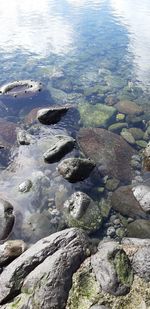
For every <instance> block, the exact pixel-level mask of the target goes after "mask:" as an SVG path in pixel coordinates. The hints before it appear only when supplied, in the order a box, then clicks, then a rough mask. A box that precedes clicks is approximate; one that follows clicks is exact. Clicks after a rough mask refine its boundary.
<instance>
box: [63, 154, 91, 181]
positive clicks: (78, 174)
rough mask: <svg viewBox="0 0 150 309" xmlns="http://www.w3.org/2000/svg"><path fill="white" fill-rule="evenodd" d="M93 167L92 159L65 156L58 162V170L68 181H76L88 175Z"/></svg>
mask: <svg viewBox="0 0 150 309" xmlns="http://www.w3.org/2000/svg"><path fill="white" fill-rule="evenodd" d="M94 167H95V163H94V162H93V161H92V160H88V159H80V158H67V159H65V160H63V161H62V162H61V163H59V165H58V171H59V173H60V174H61V175H62V176H63V177H64V178H65V179H67V180H68V181H69V182H77V181H81V180H84V179H86V178H87V177H89V175H90V173H91V171H92V170H93V169H94Z"/></svg>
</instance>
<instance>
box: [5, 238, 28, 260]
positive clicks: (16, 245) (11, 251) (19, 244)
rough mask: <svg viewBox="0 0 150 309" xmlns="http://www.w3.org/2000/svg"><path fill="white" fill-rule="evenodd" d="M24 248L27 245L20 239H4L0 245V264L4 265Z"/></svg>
mask: <svg viewBox="0 0 150 309" xmlns="http://www.w3.org/2000/svg"><path fill="white" fill-rule="evenodd" d="M26 249H27V246H26V244H25V242H24V241H22V240H8V241H6V242H5V243H4V244H3V245H0V266H6V265H7V264H9V263H10V262H11V261H12V260H14V259H15V258H17V257H18V256H19V255H21V254H22V253H23V252H24V251H25V250H26Z"/></svg>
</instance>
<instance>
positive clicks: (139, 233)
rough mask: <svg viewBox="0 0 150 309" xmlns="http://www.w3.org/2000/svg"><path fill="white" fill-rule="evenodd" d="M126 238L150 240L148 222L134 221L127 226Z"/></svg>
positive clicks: (149, 221) (149, 222)
mask: <svg viewBox="0 0 150 309" xmlns="http://www.w3.org/2000/svg"><path fill="white" fill-rule="evenodd" d="M127 236H128V237H137V238H144V239H145V238H150V220H143V219H139V220H135V221H133V222H131V223H130V224H128V225H127Z"/></svg>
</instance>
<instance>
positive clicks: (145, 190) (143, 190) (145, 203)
mask: <svg viewBox="0 0 150 309" xmlns="http://www.w3.org/2000/svg"><path fill="white" fill-rule="evenodd" d="M132 192H133V195H134V196H135V198H136V200H137V201H138V202H139V204H140V206H141V208H142V209H143V210H144V212H146V213H150V186H147V185H144V184H141V185H138V186H135V187H134V188H133V189H132Z"/></svg>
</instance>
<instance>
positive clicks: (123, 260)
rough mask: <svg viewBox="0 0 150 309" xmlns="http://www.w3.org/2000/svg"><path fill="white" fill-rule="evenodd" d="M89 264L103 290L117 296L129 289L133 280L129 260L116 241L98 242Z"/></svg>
mask: <svg viewBox="0 0 150 309" xmlns="http://www.w3.org/2000/svg"><path fill="white" fill-rule="evenodd" d="M91 265H92V268H93V271H94V273H95V276H96V279H97V281H98V282H99V284H100V286H101V288H102V290H103V291H104V292H107V293H110V294H112V295H116V296H119V295H125V294H127V293H128V292H129V291H130V287H131V285H132V281H133V273H132V269H131V265H130V261H129V259H128V257H127V255H126V253H125V251H124V250H122V249H120V248H119V246H118V244H117V243H116V242H114V241H109V242H102V243H100V244H99V247H98V251H97V253H96V254H94V255H93V256H92V257H91Z"/></svg>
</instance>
